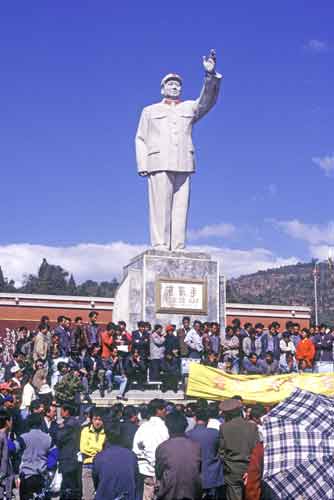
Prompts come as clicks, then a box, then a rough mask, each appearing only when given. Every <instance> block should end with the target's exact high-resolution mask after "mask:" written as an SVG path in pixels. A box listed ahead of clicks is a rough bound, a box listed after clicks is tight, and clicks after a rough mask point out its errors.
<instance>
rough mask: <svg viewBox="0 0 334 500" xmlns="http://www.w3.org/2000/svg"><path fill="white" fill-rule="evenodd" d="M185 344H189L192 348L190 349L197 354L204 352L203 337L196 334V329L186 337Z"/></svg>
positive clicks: (190, 331)
mask: <svg viewBox="0 0 334 500" xmlns="http://www.w3.org/2000/svg"><path fill="white" fill-rule="evenodd" d="M184 343H185V344H187V346H188V347H190V349H193V350H194V351H197V352H202V351H203V342H202V337H201V336H200V334H199V333H197V332H196V330H195V329H194V328H192V329H191V330H189V332H188V333H187V335H186V336H185V339H184Z"/></svg>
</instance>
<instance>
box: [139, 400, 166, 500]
mask: <svg viewBox="0 0 334 500" xmlns="http://www.w3.org/2000/svg"><path fill="white" fill-rule="evenodd" d="M148 413H149V416H150V418H149V420H148V421H147V422H144V423H143V424H142V425H141V426H140V427H139V429H138V430H137V432H136V434H135V437H134V440H133V451H134V453H135V454H136V456H137V459H138V467H139V473H140V483H141V491H142V494H143V500H153V498H154V489H155V486H156V478H155V452H156V449H157V447H158V446H159V444H161V443H163V442H164V441H166V440H167V439H168V437H169V434H168V430H167V427H166V425H165V423H164V419H165V417H166V403H165V401H164V400H163V399H152V401H151V402H150V403H149V405H148Z"/></svg>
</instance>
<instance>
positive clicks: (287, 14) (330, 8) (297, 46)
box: [0, 0, 334, 280]
mask: <svg viewBox="0 0 334 500" xmlns="http://www.w3.org/2000/svg"><path fill="white" fill-rule="evenodd" d="M333 21H334V4H333V2H332V1H331V0H327V1H326V0H324V1H319V2H314V1H305V0H304V1H299V0H295V1H293V2H291V1H290V2H289V1H286V0H285V1H282V2H279V3H276V4H274V3H273V2H265V1H254V2H246V1H242V2H227V1H222V0H220V1H218V0H213V1H211V2H210V3H209V4H204V3H200V2H198V3H196V4H195V3H194V2H190V1H184V2H179V3H178V4H169V3H168V2H166V3H161V2H153V1H144V2H140V3H139V2H134V1H131V2H130V1H123V2H111V1H105V0H101V1H98V2H88V1H85V0H80V1H79V0H77V1H71V0H66V1H65V0H59V1H57V2H51V1H49V2H45V0H43V1H34V2H26V1H23V0H22V1H17V2H14V3H13V2H12V3H11V4H10V3H9V2H6V3H3V5H1V7H0V64H1V79H0V137H1V139H0V144H1V147H0V165H1V198H0V207H1V219H0V220H1V222H0V265H2V267H3V268H4V271H5V273H6V274H7V275H8V276H10V277H14V278H15V279H19V278H20V276H21V275H22V273H23V272H24V271H25V272H33V271H34V270H35V269H36V267H37V265H38V263H39V262H40V260H41V258H42V257H43V256H44V255H45V256H46V257H47V258H48V259H49V260H50V261H51V262H52V261H55V262H57V263H60V264H62V265H64V266H65V267H67V268H69V269H71V270H72V269H73V270H74V272H75V273H76V276H77V279H78V280H80V279H84V278H87V277H90V278H94V277H96V278H97V279H103V278H105V279H109V278H111V277H112V276H113V275H115V274H117V273H119V271H120V269H121V267H122V265H124V264H125V263H126V260H127V259H128V258H129V257H130V256H132V255H134V254H136V253H137V252H138V251H140V250H141V249H143V248H144V247H145V245H147V243H148V216H147V194H146V190H147V186H146V181H145V180H144V179H141V178H139V177H138V176H137V174H136V164H135V156H134V145H133V143H134V135H135V131H136V126H137V123H138V118H139V114H140V111H141V109H142V108H143V107H144V106H145V105H148V104H150V103H152V102H156V101H158V100H159V99H160V95H159V82H160V79H161V77H162V76H163V75H164V74H166V73H168V72H170V71H176V72H179V73H180V74H182V75H183V77H184V89H183V95H184V98H196V97H197V96H198V94H199V92H200V89H201V84H202V79H203V70H202V64H201V58H202V55H204V54H206V53H207V51H208V50H209V49H210V48H211V47H215V48H216V50H217V57H218V63H217V66H218V70H219V71H221V72H222V73H223V74H224V82H223V87H222V92H221V96H220V99H219V102H218V104H217V106H216V108H215V109H214V110H213V111H212V112H211V113H210V114H209V115H208V116H207V117H205V119H203V120H202V121H201V122H200V123H199V124H198V125H196V129H195V131H194V140H195V144H196V147H197V165H198V168H197V173H196V175H195V176H194V177H193V179H192V181H193V183H192V198H191V210H190V221H189V228H190V237H191V241H190V242H189V243H190V244H191V245H196V246H200V247H202V248H204V249H206V250H208V251H210V252H211V253H213V255H215V256H217V258H219V259H221V260H222V262H223V266H224V269H225V272H226V273H227V274H228V275H238V274H240V273H246V272H251V271H255V270H256V269H262V268H266V267H273V266H277V265H282V264H285V263H292V262H296V261H304V260H309V259H310V258H311V257H319V258H326V256H327V254H328V251H329V249H330V248H331V247H332V246H333V247H334V216H333V214H332V211H330V208H331V207H332V202H331V198H332V196H331V195H332V192H333V187H334V144H333V129H334V106H333V105H334V98H333V88H334V37H333Z"/></svg>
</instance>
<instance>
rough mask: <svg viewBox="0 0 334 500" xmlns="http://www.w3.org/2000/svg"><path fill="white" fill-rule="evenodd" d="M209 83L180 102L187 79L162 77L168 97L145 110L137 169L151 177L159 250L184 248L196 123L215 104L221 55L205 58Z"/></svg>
mask: <svg viewBox="0 0 334 500" xmlns="http://www.w3.org/2000/svg"><path fill="white" fill-rule="evenodd" d="M203 66H204V70H205V81H204V87H203V89H202V92H201V94H200V96H199V98H198V99H196V100H195V101H193V100H192V101H190V100H189V101H183V102H181V101H180V95H181V89H182V78H181V77H180V76H179V75H178V74H176V73H169V74H168V75H166V76H165V77H164V78H163V79H162V81H161V94H162V95H163V100H162V101H161V102H159V103H157V104H152V105H151V106H147V107H146V108H144V110H143V112H142V114H141V118H140V122H139V126H138V130H137V134H136V156H137V165H138V173H139V175H141V176H147V177H148V188H149V211H150V232H151V244H152V247H153V248H155V249H157V250H182V249H183V248H184V246H185V235H186V227H187V215H188V208H189V195H190V175H191V174H192V173H193V172H194V171H195V160H194V146H193V143H192V137H191V134H192V126H193V124H194V123H196V122H197V121H198V120H199V119H200V118H202V117H203V116H204V115H205V114H206V113H207V112H208V111H210V109H211V108H212V107H213V106H214V104H215V103H216V100H217V97H218V93H219V86H220V81H221V78H222V75H220V74H219V73H217V72H216V70H215V67H216V53H215V51H214V50H211V52H210V54H209V56H208V57H204V58H203Z"/></svg>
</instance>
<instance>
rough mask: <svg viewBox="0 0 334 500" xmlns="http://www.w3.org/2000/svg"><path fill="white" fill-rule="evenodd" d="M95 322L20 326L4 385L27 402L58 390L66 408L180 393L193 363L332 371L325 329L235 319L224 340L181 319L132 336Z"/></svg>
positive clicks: (10, 341) (3, 371) (11, 339)
mask: <svg viewBox="0 0 334 500" xmlns="http://www.w3.org/2000/svg"><path fill="white" fill-rule="evenodd" d="M97 319H98V312H97V311H91V312H90V314H89V322H88V323H87V324H84V322H83V319H82V318H81V317H77V318H75V319H74V321H73V322H72V321H71V319H70V318H68V317H66V316H60V317H59V318H58V321H57V325H56V326H55V327H54V328H51V326H50V321H49V318H48V317H47V316H43V317H42V318H41V322H40V324H39V326H38V328H37V329H36V331H29V330H28V329H27V328H26V327H24V326H22V327H21V328H19V329H18V331H17V332H8V333H7V336H6V338H5V339H4V341H3V344H4V345H3V347H2V348H1V347H0V383H9V384H10V386H11V389H12V390H14V391H17V392H22V391H23V395H24V396H25V398H26V397H29V395H30V396H31V395H32V394H33V389H34V390H35V391H37V393H38V394H46V393H47V391H50V392H52V393H53V394H55V391H57V390H58V393H59V398H60V399H62V398H63V399H64V398H65V399H64V400H66V401H67V400H68V398H69V396H70V392H72V397H73V394H74V393H76V394H75V397H77V398H78V397H79V394H80V393H82V394H83V395H84V398H85V399H87V400H88V401H90V394H91V393H92V392H93V391H95V390H99V392H100V396H101V397H105V394H106V392H111V391H112V389H113V388H117V389H118V395H117V398H118V399H120V400H126V393H127V391H128V390H129V389H130V388H134V387H135V388H137V389H141V390H145V388H147V387H148V384H152V383H154V382H156V383H158V382H159V388H161V391H162V392H166V391H168V390H171V391H174V392H177V391H178V389H179V387H180V385H182V384H184V382H185V379H186V376H187V373H188V368H189V362H197V363H202V364H204V365H206V366H211V367H215V368H219V369H221V370H223V371H225V372H227V373H233V374H239V373H241V374H252V375H253V374H264V375H273V374H278V373H291V372H311V371H315V372H321V371H326V372H328V371H330V372H331V371H333V341H334V331H333V329H330V328H328V327H327V326H326V325H320V326H314V327H311V328H301V327H300V325H299V324H298V323H296V322H292V321H288V322H287V323H286V324H285V325H284V326H285V327H284V328H281V326H280V324H279V323H278V322H275V321H274V322H272V323H271V324H270V325H269V327H268V328H265V327H264V325H263V324H261V323H256V324H254V325H253V324H251V323H249V322H247V323H246V324H244V325H242V326H241V324H240V320H239V319H234V320H233V322H232V325H229V326H227V327H226V328H225V329H224V331H223V332H222V331H221V328H220V325H219V324H218V323H216V322H204V323H201V322H200V321H198V320H195V321H193V322H192V323H191V319H190V318H189V317H184V318H183V320H182V324H181V325H173V324H168V325H160V324H156V325H154V326H153V327H152V325H150V323H148V322H145V321H139V322H138V325H137V329H136V330H135V331H133V332H129V331H128V330H127V325H126V323H125V322H124V321H119V322H118V323H117V324H114V323H112V322H110V323H108V324H107V325H106V326H104V327H102V326H100V325H99V324H98V321H97ZM29 379H31V380H30V382H31V383H30V384H29V385H28V387H27V388H26V390H25V391H24V390H23V389H24V388H25V386H26V385H27V382H28V381H29ZM64 381H65V383H64ZM61 392H63V393H64V394H63V395H62V394H61ZM25 393H26V394H25ZM26 406H27V405H26ZM22 409H23V410H24V404H23V407H22Z"/></svg>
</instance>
